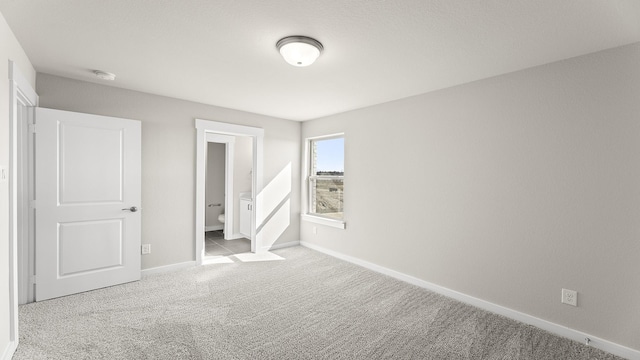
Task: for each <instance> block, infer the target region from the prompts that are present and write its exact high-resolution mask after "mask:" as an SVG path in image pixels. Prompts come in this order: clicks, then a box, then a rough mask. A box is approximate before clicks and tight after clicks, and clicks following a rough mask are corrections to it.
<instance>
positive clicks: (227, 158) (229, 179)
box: [204, 133, 236, 240]
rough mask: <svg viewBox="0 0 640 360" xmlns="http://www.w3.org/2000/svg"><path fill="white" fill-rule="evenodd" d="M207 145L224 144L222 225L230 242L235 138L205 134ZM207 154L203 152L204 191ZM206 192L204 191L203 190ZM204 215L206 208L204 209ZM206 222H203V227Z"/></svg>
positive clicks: (232, 219) (225, 236)
mask: <svg viewBox="0 0 640 360" xmlns="http://www.w3.org/2000/svg"><path fill="white" fill-rule="evenodd" d="M205 137H206V141H207V144H206V145H205V146H207V147H208V145H209V144H210V143H214V144H224V212H225V215H224V217H225V221H224V224H223V229H224V239H225V240H231V239H233V237H232V236H233V221H234V218H233V209H234V206H233V156H234V145H235V141H236V138H235V137H234V136H229V135H220V134H215V133H206V134H205ZM207 153H208V152H205V160H204V161H205V164H207V165H206V166H205V189H206V179H207V175H206V174H207V171H206V167H207V166H209V162H208V161H209V159H208V158H207ZM205 192H206V190H205ZM205 215H206V208H205ZM206 225H207V222H206V221H205V227H206Z"/></svg>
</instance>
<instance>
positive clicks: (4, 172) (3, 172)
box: [0, 167, 7, 182]
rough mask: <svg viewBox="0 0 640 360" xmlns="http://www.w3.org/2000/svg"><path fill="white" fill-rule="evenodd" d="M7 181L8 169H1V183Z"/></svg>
mask: <svg viewBox="0 0 640 360" xmlns="http://www.w3.org/2000/svg"><path fill="white" fill-rule="evenodd" d="M5 181H7V169H5V168H4V167H0V182H5Z"/></svg>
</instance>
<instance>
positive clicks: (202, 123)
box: [194, 119, 264, 265]
mask: <svg viewBox="0 0 640 360" xmlns="http://www.w3.org/2000/svg"><path fill="white" fill-rule="evenodd" d="M195 125H196V126H195V127H196V130H197V134H196V202H195V205H196V207H195V214H196V219H195V246H194V249H195V259H196V264H198V265H201V264H203V259H204V258H205V255H206V254H205V250H206V249H205V245H206V239H205V238H206V237H205V233H206V230H207V229H210V230H211V231H210V232H211V234H209V238H210V239H211V240H212V241H209V243H211V242H213V243H217V244H216V245H218V248H224V249H219V250H224V251H226V252H227V253H228V252H233V253H236V251H239V250H238V249H237V248H236V246H232V244H234V243H233V242H230V241H229V240H233V239H242V238H245V239H247V238H248V239H249V240H250V245H251V247H250V251H251V252H254V253H255V252H259V251H261V250H262V245H261V243H262V240H261V238H262V236H261V234H260V233H258V232H257V226H256V223H257V221H256V219H257V217H258V216H260V203H259V202H258V201H260V200H259V199H257V198H258V197H259V196H258V194H260V192H261V191H262V181H263V175H262V169H263V143H264V129H261V128H257V127H252V126H245V125H236V124H229V123H223V122H217V121H210V120H202V119H196V120H195ZM210 143H220V144H223V146H224V148H225V150H224V151H225V155H224V157H225V175H224V179H225V185H224V186H225V189H226V190H225V194H227V195H228V196H225V197H224V202H217V201H215V200H213V199H208V198H207V196H206V183H207V181H206V178H207V176H206V175H207V158H208V152H209V144H210ZM211 151H215V148H212V150H211ZM214 156H215V155H214ZM216 204H221V205H220V206H215V205H216ZM209 205H211V206H209ZM209 208H212V209H214V208H223V209H219V210H218V211H217V214H218V217H219V216H220V214H222V213H224V217H223V218H219V219H218V221H217V223H216V222H211V223H210V224H207V218H206V209H209ZM223 210H224V212H223ZM215 214H216V211H215V210H214V211H213V212H212V215H210V218H211V217H214V218H215V216H216V215H215ZM221 219H223V220H224V222H222V221H220V220H221ZM241 219H242V220H241ZM216 225H217V227H218V228H219V227H220V226H222V229H223V230H222V233H220V232H221V230H213V228H212V227H209V228H207V226H213V227H215V226H216ZM216 232H217V233H216ZM226 239H229V240H226ZM232 248H233V249H232Z"/></svg>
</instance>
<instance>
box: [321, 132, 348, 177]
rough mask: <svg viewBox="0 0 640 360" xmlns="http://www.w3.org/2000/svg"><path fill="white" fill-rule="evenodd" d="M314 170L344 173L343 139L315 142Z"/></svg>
mask: <svg viewBox="0 0 640 360" xmlns="http://www.w3.org/2000/svg"><path fill="white" fill-rule="evenodd" d="M316 154H317V158H316V170H317V171H340V172H344V138H337V139H328V140H318V141H316Z"/></svg>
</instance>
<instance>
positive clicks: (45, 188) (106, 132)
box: [35, 108, 141, 301]
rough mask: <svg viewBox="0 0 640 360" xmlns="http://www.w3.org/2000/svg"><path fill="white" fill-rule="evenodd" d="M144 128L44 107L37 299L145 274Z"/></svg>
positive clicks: (39, 136)
mask: <svg viewBox="0 0 640 360" xmlns="http://www.w3.org/2000/svg"><path fill="white" fill-rule="evenodd" d="M140 128H141V127H140V122H138V121H134V120H127V119H119V118H112V117H105V116H97V115H89V114H80V113H73V112H67V111H60V110H52V109H43V108H37V109H36V132H35V148H36V149H35V163H36V174H35V202H36V216H35V217H36V221H35V222H36V290H35V293H36V294H35V295H36V301H41V300H46V299H50V298H54V297H59V296H64V295H69V294H75V293H79V292H83V291H87V290H93V289H97V288H101V287H106V286H111V285H117V284H121V283H125V282H129V281H135V280H139V279H140V223H141V216H140V212H139V207H140V198H141V196H140Z"/></svg>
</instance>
